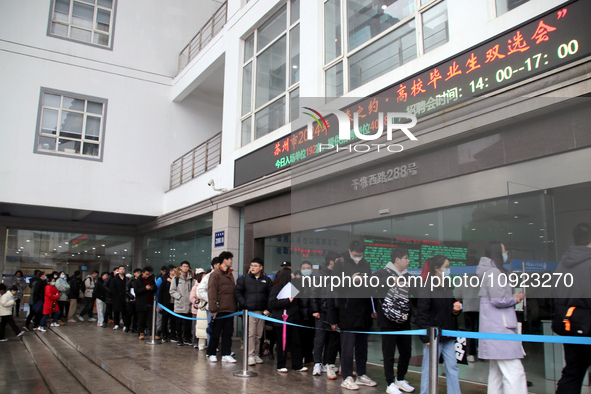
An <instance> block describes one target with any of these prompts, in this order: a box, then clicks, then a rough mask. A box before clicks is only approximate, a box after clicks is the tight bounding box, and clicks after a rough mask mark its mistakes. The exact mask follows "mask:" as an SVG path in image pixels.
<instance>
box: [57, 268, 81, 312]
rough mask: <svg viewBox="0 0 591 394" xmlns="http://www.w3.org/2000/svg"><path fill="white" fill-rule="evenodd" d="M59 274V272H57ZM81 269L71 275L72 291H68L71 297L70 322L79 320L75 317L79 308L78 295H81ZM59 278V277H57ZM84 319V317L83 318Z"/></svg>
mask: <svg viewBox="0 0 591 394" xmlns="http://www.w3.org/2000/svg"><path fill="white" fill-rule="evenodd" d="M56 274H57V272H56ZM81 276H82V275H81V273H80V271H74V275H72V276H71V277H70V280H69V282H70V292H69V293H68V298H69V299H70V310H69V312H68V323H76V322H77V320H75V319H74V315H75V314H76V309H77V308H78V297H80V277H81ZM56 279H57V278H56ZM82 320H84V319H82Z"/></svg>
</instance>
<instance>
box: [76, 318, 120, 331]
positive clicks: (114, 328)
mask: <svg viewBox="0 0 591 394" xmlns="http://www.w3.org/2000/svg"><path fill="white" fill-rule="evenodd" d="M68 321H69V320H68ZM118 329H119V326H118V325H115V327H113V330H118Z"/></svg>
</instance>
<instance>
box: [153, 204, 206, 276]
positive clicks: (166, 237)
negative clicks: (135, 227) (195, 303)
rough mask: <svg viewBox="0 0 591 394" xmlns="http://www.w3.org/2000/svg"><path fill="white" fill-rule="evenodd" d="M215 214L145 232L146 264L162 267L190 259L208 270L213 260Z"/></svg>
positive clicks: (195, 266) (193, 265)
mask: <svg viewBox="0 0 591 394" xmlns="http://www.w3.org/2000/svg"><path fill="white" fill-rule="evenodd" d="M212 221H213V219H212V216H211V215H210V216H208V217H203V218H199V219H196V220H191V221H189V222H184V223H181V224H178V225H176V226H171V227H167V228H165V229H162V230H158V231H155V232H152V233H149V234H146V235H144V237H143V239H144V241H143V260H144V265H150V266H152V268H154V270H155V271H159V269H160V267H161V266H163V265H170V264H172V265H174V266H175V267H177V266H179V265H180V263H181V262H183V261H185V260H186V261H188V262H189V263H191V268H192V269H195V268H203V269H204V270H208V269H209V268H210V263H211V241H212V239H211V234H212Z"/></svg>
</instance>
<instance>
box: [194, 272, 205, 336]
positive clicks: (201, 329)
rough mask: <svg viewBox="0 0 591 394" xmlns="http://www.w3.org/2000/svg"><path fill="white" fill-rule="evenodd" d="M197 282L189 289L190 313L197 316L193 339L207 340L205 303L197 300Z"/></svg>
mask: <svg viewBox="0 0 591 394" xmlns="http://www.w3.org/2000/svg"><path fill="white" fill-rule="evenodd" d="M198 289H199V282H197V281H196V280H195V283H194V284H193V288H192V289H191V296H190V298H191V312H192V313H193V315H196V316H197V319H199V320H197V324H196V326H195V338H198V339H200V338H207V309H206V304H207V302H205V301H203V300H202V299H200V298H199V291H198Z"/></svg>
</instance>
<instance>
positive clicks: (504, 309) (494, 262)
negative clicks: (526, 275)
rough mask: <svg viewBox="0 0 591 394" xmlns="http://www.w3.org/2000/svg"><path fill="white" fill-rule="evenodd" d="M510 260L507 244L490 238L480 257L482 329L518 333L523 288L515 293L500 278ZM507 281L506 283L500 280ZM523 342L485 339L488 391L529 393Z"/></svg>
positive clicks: (480, 350) (480, 352) (482, 344)
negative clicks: (517, 312) (518, 308)
mask: <svg viewBox="0 0 591 394" xmlns="http://www.w3.org/2000/svg"><path fill="white" fill-rule="evenodd" d="M507 260H508V254H507V251H506V249H505V245H503V244H502V243H501V242H498V241H492V242H489V243H488V245H487V247H486V250H485V253H484V257H481V258H480V263H479V264H478V268H477V271H476V272H477V274H478V277H479V278H480V280H481V283H482V284H481V288H480V293H479V296H480V332H487V333H497V334H518V330H517V315H516V314H515V308H514V306H515V304H517V303H519V302H521V301H522V300H523V298H524V295H523V293H522V292H517V293H515V294H513V290H512V289H511V285H510V284H509V281H508V280H499V278H500V277H501V276H503V275H508V271H507V270H506V269H505V267H503V264H504V263H506V262H507ZM503 282H504V283H505V286H501V285H500V284H502V283H503ZM523 356H524V351H523V347H522V346H521V342H518V341H497V340H491V339H481V340H480V341H479V348H478V358H481V359H483V360H490V367H489V373H488V392H489V393H499V394H508V393H511V394H527V380H526V377H525V371H524V369H523V364H522V363H521V360H520V359H522V358H523Z"/></svg>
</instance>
